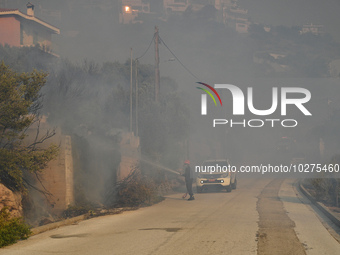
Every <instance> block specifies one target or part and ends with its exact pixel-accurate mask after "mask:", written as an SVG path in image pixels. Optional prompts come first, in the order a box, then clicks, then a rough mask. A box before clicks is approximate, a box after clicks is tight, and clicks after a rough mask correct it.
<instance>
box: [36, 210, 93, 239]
mask: <svg viewBox="0 0 340 255" xmlns="http://www.w3.org/2000/svg"><path fill="white" fill-rule="evenodd" d="M87 217H88V215H87V214H83V215H79V216H77V217H73V218H69V219H66V220H62V221H57V222H53V223H49V224H46V225H43V226H39V227H36V228H32V229H31V231H32V234H31V236H34V235H37V234H40V233H42V232H46V231H49V230H52V229H55V228H59V227H62V226H66V225H71V224H73V223H76V222H78V221H82V220H85V219H87Z"/></svg>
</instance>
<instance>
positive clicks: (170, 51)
mask: <svg viewBox="0 0 340 255" xmlns="http://www.w3.org/2000/svg"><path fill="white" fill-rule="evenodd" d="M159 39H160V40H161V41H162V43H163V44H164V46H165V47H166V48H167V49H168V50H169V51H170V53H171V54H172V56H174V58H175V59H176V60H177V61H178V62H179V63H180V64H181V65H182V66H183V67H184V68H185V70H187V71H188V72H189V73H190V74H191V75H192V76H193V77H194V78H195V79H196V80H198V81H199V80H200V79H198V78H197V77H196V76H195V75H194V74H193V73H192V72H190V70H189V69H188V68H186V66H185V65H184V64H183V63H182V62H181V61H180V60H179V59H178V58H177V57H176V55H175V54H174V53H173V52H172V51H171V50H170V49H169V47H168V46H167V45H166V44H165V42H164V41H163V39H162V38H161V37H160V36H159Z"/></svg>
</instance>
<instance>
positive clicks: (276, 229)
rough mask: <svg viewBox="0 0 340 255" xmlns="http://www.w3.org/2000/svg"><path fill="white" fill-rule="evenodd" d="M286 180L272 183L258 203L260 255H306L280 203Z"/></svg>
mask: <svg viewBox="0 0 340 255" xmlns="http://www.w3.org/2000/svg"><path fill="white" fill-rule="evenodd" d="M283 181H284V179H275V180H273V181H271V182H270V183H269V184H268V185H267V186H266V187H265V188H264V190H263V191H262V192H261V194H260V196H259V200H258V202H257V210H258V212H259V216H260V220H259V232H258V246H257V248H258V254H259V255H285V254H287V255H302V254H306V252H305V249H304V247H303V245H302V244H301V243H300V242H299V240H298V238H297V236H296V234H295V231H294V227H295V223H294V222H293V221H292V220H290V219H289V218H288V216H287V214H286V212H285V210H284V207H283V203H282V202H281V201H280V199H279V196H278V192H279V190H280V187H281V184H282V182H283Z"/></svg>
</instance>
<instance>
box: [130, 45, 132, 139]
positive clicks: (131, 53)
mask: <svg viewBox="0 0 340 255" xmlns="http://www.w3.org/2000/svg"><path fill="white" fill-rule="evenodd" d="M131 132H132V48H131V51H130V133H131Z"/></svg>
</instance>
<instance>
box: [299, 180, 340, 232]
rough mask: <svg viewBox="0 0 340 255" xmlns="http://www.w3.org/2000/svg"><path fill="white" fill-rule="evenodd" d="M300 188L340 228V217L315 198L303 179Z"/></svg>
mask: <svg viewBox="0 0 340 255" xmlns="http://www.w3.org/2000/svg"><path fill="white" fill-rule="evenodd" d="M298 186H299V189H300V191H301V192H302V193H303V194H304V195H305V196H306V197H307V198H308V199H309V200H310V201H311V202H312V203H313V204H315V205H316V207H317V208H318V209H319V210H320V211H321V212H322V213H323V214H325V215H326V216H327V217H328V218H329V219H330V220H331V221H332V222H333V223H334V224H335V225H336V226H337V227H339V228H340V217H339V216H337V215H335V214H334V213H333V212H332V211H330V210H329V209H328V208H327V207H326V206H324V205H323V204H322V203H320V202H318V201H316V199H315V198H313V197H312V195H311V194H310V193H309V192H308V191H307V190H306V189H305V187H304V186H303V183H302V181H301V180H299V185H298Z"/></svg>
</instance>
